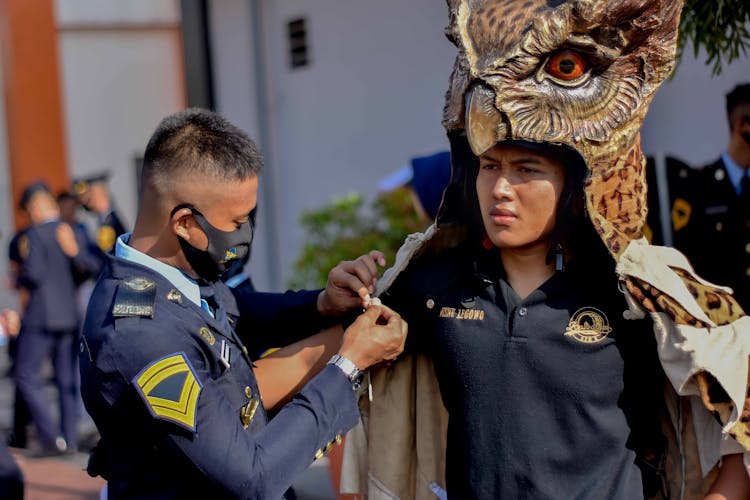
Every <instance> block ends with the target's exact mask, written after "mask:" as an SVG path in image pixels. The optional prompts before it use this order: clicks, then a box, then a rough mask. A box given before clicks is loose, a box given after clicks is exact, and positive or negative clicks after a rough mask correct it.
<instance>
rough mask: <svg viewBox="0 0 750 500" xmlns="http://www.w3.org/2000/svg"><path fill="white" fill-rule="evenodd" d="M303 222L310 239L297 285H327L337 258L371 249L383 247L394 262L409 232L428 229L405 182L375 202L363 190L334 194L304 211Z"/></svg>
mask: <svg viewBox="0 0 750 500" xmlns="http://www.w3.org/2000/svg"><path fill="white" fill-rule="evenodd" d="M300 224H301V225H302V228H303V229H304V230H305V240H304V241H305V243H304V246H303V248H302V253H301V254H300V257H299V259H298V260H297V261H296V262H295V264H294V270H295V273H294V278H293V279H292V281H291V282H290V283H289V286H290V287H291V288H295V289H298V288H321V287H324V286H325V283H326V280H327V278H328V272H329V271H330V270H331V269H332V268H333V267H334V266H335V265H336V264H338V263H339V262H340V261H342V260H353V259H356V258H357V257H359V256H360V255H362V254H364V253H367V252H369V251H370V250H380V251H381V252H383V253H384V254H385V256H386V260H387V265H388V266H390V265H391V264H393V259H394V257H395V256H396V251H397V250H398V249H399V247H400V246H401V244H402V243H403V242H404V239H405V238H406V236H407V235H408V234H411V233H414V232H417V231H422V230H424V229H425V227H424V224H423V223H422V222H420V220H419V218H418V217H417V214H416V212H415V211H414V207H413V205H412V199H411V191H409V190H407V189H403V188H402V189H396V190H394V191H391V192H389V193H386V194H384V195H381V196H379V197H377V198H375V200H373V201H372V203H370V204H369V206H366V204H365V200H364V198H362V196H361V195H359V194H357V193H351V194H349V195H347V196H344V197H340V198H334V199H333V200H331V202H330V203H329V204H328V205H325V206H323V207H322V208H320V209H318V210H312V211H307V212H304V213H303V214H302V217H301V218H300Z"/></svg>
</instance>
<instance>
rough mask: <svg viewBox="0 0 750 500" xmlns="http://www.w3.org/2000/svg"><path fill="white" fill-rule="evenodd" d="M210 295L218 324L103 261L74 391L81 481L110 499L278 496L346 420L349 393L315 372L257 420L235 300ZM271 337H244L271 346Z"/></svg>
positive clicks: (330, 369) (138, 272)
mask: <svg viewBox="0 0 750 500" xmlns="http://www.w3.org/2000/svg"><path fill="white" fill-rule="evenodd" d="M215 289H216V294H217V298H218V301H219V303H220V304H221V305H222V306H223V310H224V311H226V316H227V318H228V320H229V321H228V322H222V321H220V319H221V318H222V313H221V312H217V318H218V320H216V319H214V318H213V317H212V316H211V315H210V314H209V313H207V312H206V311H204V310H203V309H201V308H200V307H199V306H197V305H196V304H194V303H193V302H191V301H190V300H188V299H187V298H186V297H183V296H182V294H181V293H180V292H179V291H177V290H176V289H175V288H174V286H173V285H172V283H171V282H170V281H168V280H167V279H166V278H164V277H163V276H162V275H160V274H159V273H157V272H155V271H152V270H150V269H148V268H146V267H144V266H141V265H139V264H135V263H132V262H129V261H127V260H124V259H121V258H119V257H115V256H111V255H110V256H108V257H107V264H106V266H105V269H104V270H103V271H102V274H101V276H100V278H99V281H98V283H97V285H96V288H95V289H94V292H93V294H92V299H91V302H90V304H89V309H88V313H87V315H86V321H85V324H84V328H83V336H84V338H83V340H82V346H81V347H82V349H83V354H82V355H81V387H82V394H83V400H84V403H85V405H86V409H87V410H88V412H89V414H90V415H91V416H92V417H93V419H94V422H95V423H96V425H97V428H98V429H99V432H100V434H101V441H100V442H99V444H98V445H97V448H96V449H95V450H94V452H93V453H92V457H91V460H90V462H89V473H91V474H100V475H102V476H103V477H104V478H105V479H107V480H108V481H109V485H108V489H109V493H110V495H111V496H112V497H114V498H142V497H147V498H221V497H234V498H262V499H268V498H280V497H281V496H282V495H283V493H284V491H285V490H286V489H287V488H288V487H289V486H290V485H291V484H292V481H293V480H294V479H295V478H296V477H297V476H298V474H300V473H301V472H302V471H304V470H305V468H307V467H308V466H309V465H310V463H312V461H313V460H314V459H315V458H319V457H320V456H322V455H323V450H325V449H329V448H330V446H331V443H332V442H333V441H339V440H340V438H339V436H341V435H342V434H343V433H344V432H345V431H347V430H348V429H350V428H351V427H353V426H354V425H355V424H356V423H357V421H358V410H357V405H356V401H355V397H354V393H353V391H352V387H351V384H350V383H349V381H348V380H347V378H346V377H345V376H344V375H343V373H342V372H341V370H339V368H337V367H335V366H327V367H326V368H325V369H324V370H323V371H322V372H321V373H320V374H318V375H317V376H316V377H314V378H313V379H312V380H311V381H310V382H309V383H308V384H307V385H306V386H305V387H304V388H303V389H302V390H301V391H300V393H299V394H297V395H296V396H295V398H294V399H293V400H292V402H291V403H289V404H287V405H286V406H285V407H284V408H283V409H282V410H281V411H280V412H279V413H278V414H277V415H276V416H275V417H274V418H273V420H272V421H270V422H269V421H268V420H267V415H266V412H265V409H264V408H263V404H262V402H261V401H260V397H259V394H258V386H257V382H256V379H255V376H254V374H253V370H252V362H251V360H250V358H249V357H248V355H247V350H246V349H245V348H244V346H243V343H242V342H241V340H240V339H239V338H238V337H237V336H236V334H235V333H234V332H233V331H232V328H231V327H230V326H229V324H230V323H231V324H234V323H235V321H236V319H237V318H238V317H239V316H240V314H239V311H238V309H237V306H236V302H235V300H234V299H233V298H232V295H231V292H230V291H229V289H228V288H226V286H225V285H223V284H221V283H217V284H216V285H215ZM293 297H296V298H297V299H299V298H300V297H301V296H300V295H294V296H293ZM292 301H293V302H294V300H292ZM261 302H262V301H261ZM276 303H277V304H278V303H279V302H278V301H277V302H276ZM295 308H296V309H297V310H298V311H300V310H301V309H300V308H302V309H304V308H308V309H309V308H310V305H309V304H307V305H305V304H300V303H297V304H295V306H294V307H292V310H294V309H295ZM277 312H278V313H282V311H281V308H278V310H277ZM302 317H303V321H304V320H305V318H304V315H302ZM246 324H247V325H251V324H253V323H252V322H250V323H246ZM256 324H262V322H259V323H256ZM291 324H292V322H291V321H290V322H289V323H288V325H291ZM278 333H279V332H278V331H276V330H274V329H272V328H270V327H269V328H268V329H261V330H257V331H255V332H252V335H253V337H255V338H256V339H269V340H268V341H269V342H271V343H272V344H273V343H275V342H278V340H279V338H280V337H277V334H278ZM261 343H262V342H258V344H261ZM277 345H278V344H277ZM227 352H228V353H229V355H228V356H227V355H226V353H227ZM227 358H228V360H227ZM225 361H228V362H225Z"/></svg>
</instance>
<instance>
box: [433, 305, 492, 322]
mask: <svg viewBox="0 0 750 500" xmlns="http://www.w3.org/2000/svg"><path fill="white" fill-rule="evenodd" d="M440 317H441V318H451V319H461V320H470V321H484V311H483V310H482V309H464V308H460V307H459V308H456V307H443V308H442V309H440Z"/></svg>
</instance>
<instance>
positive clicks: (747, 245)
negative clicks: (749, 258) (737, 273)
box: [745, 243, 750, 253]
mask: <svg viewBox="0 0 750 500" xmlns="http://www.w3.org/2000/svg"><path fill="white" fill-rule="evenodd" d="M745 253H750V243H747V244H746V245H745Z"/></svg>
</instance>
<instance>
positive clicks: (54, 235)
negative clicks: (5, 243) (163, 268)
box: [15, 182, 100, 455]
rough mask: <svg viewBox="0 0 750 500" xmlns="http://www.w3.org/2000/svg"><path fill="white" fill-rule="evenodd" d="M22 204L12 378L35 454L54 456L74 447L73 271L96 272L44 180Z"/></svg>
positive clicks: (75, 324)
mask: <svg viewBox="0 0 750 500" xmlns="http://www.w3.org/2000/svg"><path fill="white" fill-rule="evenodd" d="M21 207H22V208H23V210H24V211H25V212H26V214H27V215H28V217H29V221H30V222H31V225H30V226H29V227H28V228H27V229H26V230H25V231H24V233H23V234H22V235H21V236H20V237H19V241H18V258H19V259H20V263H19V266H18V275H17V276H18V283H19V284H20V286H22V287H24V288H25V289H27V290H28V293H29V298H28V302H27V304H26V307H25V309H24V312H23V317H22V321H21V331H20V334H19V336H18V345H17V351H16V366H15V378H16V384H17V387H18V390H19V392H20V395H21V397H22V398H23V400H24V401H25V403H26V405H27V406H28V410H29V414H30V416H31V420H32V422H33V423H34V425H35V428H36V431H37V437H38V438H39V445H40V449H39V450H36V451H35V453H36V454H37V455H54V454H61V453H65V452H67V451H72V450H74V449H75V447H76V432H77V430H76V422H77V412H78V408H77V391H78V388H77V384H76V376H75V367H76V359H77V358H76V356H77V354H76V347H77V345H76V339H77V338H78V326H79V320H80V316H79V310H78V305H77V303H76V287H77V284H76V279H75V275H76V273H85V272H86V271H90V272H95V271H96V270H98V268H99V265H100V263H99V259H98V258H96V257H95V256H93V255H91V254H90V253H89V249H88V245H87V242H86V241H85V240H83V239H81V238H80V237H77V235H76V232H75V231H74V230H73V228H72V227H71V226H70V225H69V224H68V223H66V222H63V221H61V220H60V209H59V207H58V205H57V202H56V201H55V198H54V197H53V196H52V194H51V193H50V191H49V188H48V187H47V185H46V184H44V183H42V182H36V183H33V184H31V185H29V186H28V187H27V188H26V189H25V190H24V192H23V194H22V196H21ZM48 359H51V361H52V366H53V369H54V380H55V385H56V386H57V390H58V398H59V409H60V411H59V414H60V421H59V423H56V422H54V418H53V414H52V412H51V411H50V408H49V401H48V399H47V398H46V396H45V391H44V380H43V378H42V373H43V368H44V364H45V361H47V360H48Z"/></svg>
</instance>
